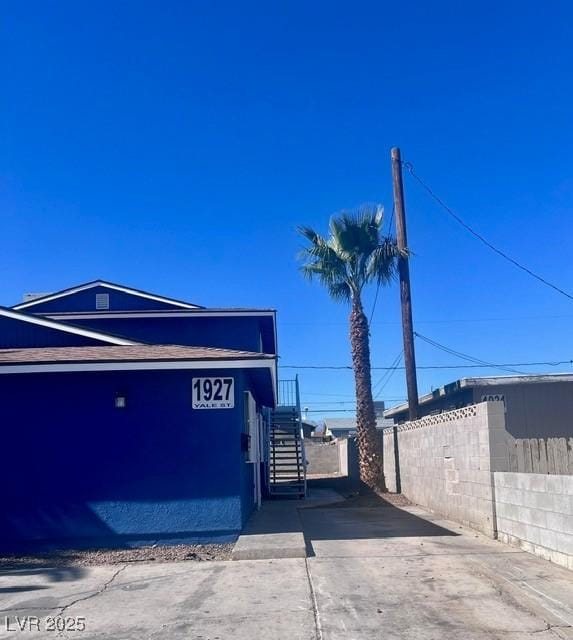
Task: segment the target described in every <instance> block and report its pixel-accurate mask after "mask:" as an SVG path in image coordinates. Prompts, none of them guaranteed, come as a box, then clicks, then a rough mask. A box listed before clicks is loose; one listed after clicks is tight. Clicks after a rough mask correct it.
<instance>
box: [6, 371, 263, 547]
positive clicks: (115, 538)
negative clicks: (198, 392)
mask: <svg viewBox="0 0 573 640" xmlns="http://www.w3.org/2000/svg"><path fill="white" fill-rule="evenodd" d="M209 375H214V376H216V375H225V376H233V377H234V378H235V408H234V409H226V410H196V409H192V406H191V380H192V378H193V377H196V376H209ZM246 389H249V390H252V391H253V392H255V389H254V388H253V385H252V383H251V382H250V375H249V374H248V372H246V371H243V370H240V369H236V370H229V371H221V370H218V371H208V370H203V371H130V372H97V373H92V372H89V373H88V372H81V373H43V374H17V375H16V374H8V375H6V374H4V375H1V376H0V407H1V411H2V418H1V420H2V425H3V430H2V451H3V456H2V458H3V459H2V464H1V465H0V486H1V487H2V494H3V495H2V509H1V510H0V550H2V551H14V550H18V549H22V548H26V547H28V546H30V545H31V546H33V547H35V548H39V547H44V548H45V547H50V546H71V547H74V546H91V545H101V544H112V545H118V546H122V545H132V544H143V543H149V542H150V541H155V540H163V541H167V542H175V541H182V540H185V541H188V542H207V541H215V540H229V539H233V538H234V537H235V536H236V535H237V533H238V532H239V530H240V529H241V527H242V525H243V524H244V523H245V521H246V519H247V518H248V516H249V514H250V513H251V511H252V509H253V506H254V495H253V465H252V464H248V463H247V462H246V457H245V454H244V453H243V452H242V451H241V445H240V440H241V437H240V434H241V431H242V430H243V429H244V391H245V390H246ZM117 393H120V394H122V395H125V396H126V398H127V408H125V409H116V408H115V406H114V399H115V396H116V394H117ZM255 397H256V396H255Z"/></svg>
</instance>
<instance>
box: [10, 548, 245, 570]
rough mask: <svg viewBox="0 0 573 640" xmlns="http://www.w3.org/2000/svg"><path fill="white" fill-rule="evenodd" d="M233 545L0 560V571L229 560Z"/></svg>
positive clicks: (50, 554) (62, 553)
mask: <svg viewBox="0 0 573 640" xmlns="http://www.w3.org/2000/svg"><path fill="white" fill-rule="evenodd" d="M233 546H234V545H233V544H177V545H171V546H149V547H137V548H135V549H90V550H83V549H69V550H65V551H50V552H46V553H37V554H34V555H18V556H16V555H13V556H0V570H2V569H7V568H13V567H18V566H22V565H25V566H30V565H37V566H47V565H50V566H92V565H106V564H122V563H125V562H183V561H196V562H202V561H209V560H230V559H231V552H232V550H233Z"/></svg>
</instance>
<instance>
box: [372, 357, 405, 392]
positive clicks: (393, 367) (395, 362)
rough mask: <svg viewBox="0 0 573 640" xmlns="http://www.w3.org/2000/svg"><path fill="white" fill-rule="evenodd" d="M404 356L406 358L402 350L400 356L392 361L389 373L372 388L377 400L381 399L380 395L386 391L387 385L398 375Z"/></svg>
mask: <svg viewBox="0 0 573 640" xmlns="http://www.w3.org/2000/svg"><path fill="white" fill-rule="evenodd" d="M403 356H404V351H403V350H400V352H399V353H398V355H397V356H396V357H395V358H394V360H392V364H391V365H390V367H391V368H390V369H388V371H386V372H385V373H384V374H383V375H382V377H381V378H380V380H378V382H377V383H376V384H375V385H374V387H373V388H372V395H373V396H374V399H377V398H379V397H380V394H381V393H382V391H384V389H385V388H386V385H387V384H388V382H389V381H390V379H391V378H392V376H393V375H394V373H396V367H398V365H399V364H400V361H401V360H402V358H403ZM380 385H381V386H380Z"/></svg>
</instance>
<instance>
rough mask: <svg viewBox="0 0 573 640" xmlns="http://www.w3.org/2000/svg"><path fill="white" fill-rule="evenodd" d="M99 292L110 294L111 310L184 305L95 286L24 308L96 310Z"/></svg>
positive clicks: (149, 309) (51, 310)
mask: <svg viewBox="0 0 573 640" xmlns="http://www.w3.org/2000/svg"><path fill="white" fill-rule="evenodd" d="M98 293H107V294H109V309H110V311H134V310H137V311H151V310H156V311H161V310H165V309H182V307H180V306H177V305H174V304H168V303H166V302H160V301H157V300H151V299H149V298H142V297H141V296H136V295H133V294H130V293H124V292H122V291H117V290H116V289H110V288H107V287H105V286H101V287H93V288H91V289H86V290H85V291H79V292H78V293H72V294H70V295H67V296H63V297H61V298H56V299H55V300H51V301H48V302H39V303H37V304H35V305H33V306H30V307H27V308H26V309H22V311H25V312H27V313H58V312H66V311H96V295H97V294H98Z"/></svg>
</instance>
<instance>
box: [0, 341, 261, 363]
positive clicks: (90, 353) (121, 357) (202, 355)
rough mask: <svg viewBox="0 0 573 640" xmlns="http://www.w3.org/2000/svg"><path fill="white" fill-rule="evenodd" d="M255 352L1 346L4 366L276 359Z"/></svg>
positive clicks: (151, 347)
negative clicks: (16, 347)
mask: <svg viewBox="0 0 573 640" xmlns="http://www.w3.org/2000/svg"><path fill="white" fill-rule="evenodd" d="M273 358H274V356H272V355H269V354H264V353H255V352H253V351H238V350H233V349H215V348H213V347H188V346H180V345H144V344H142V345H129V346H109V347H108V346H101V347H42V348H29V349H28V348H27V349H0V365H2V364H30V363H38V364H39V363H52V362H129V361H142V360H156V361H171V360H201V361H204V360H261V359H268V360H272V359H273Z"/></svg>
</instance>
